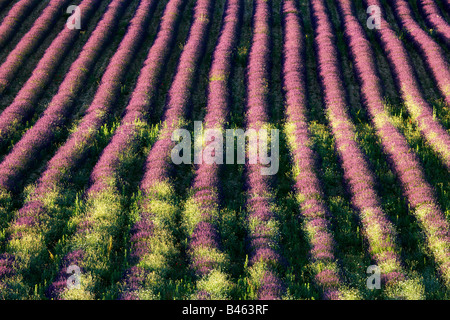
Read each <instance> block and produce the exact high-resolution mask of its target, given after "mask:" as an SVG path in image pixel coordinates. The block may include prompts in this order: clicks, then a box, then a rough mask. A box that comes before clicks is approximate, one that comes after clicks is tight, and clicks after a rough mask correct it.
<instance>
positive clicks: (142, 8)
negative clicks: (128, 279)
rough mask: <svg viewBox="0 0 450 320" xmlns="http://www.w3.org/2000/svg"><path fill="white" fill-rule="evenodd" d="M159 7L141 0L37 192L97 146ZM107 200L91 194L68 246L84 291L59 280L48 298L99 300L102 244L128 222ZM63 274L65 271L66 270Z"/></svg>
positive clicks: (153, 1)
mask: <svg viewBox="0 0 450 320" xmlns="http://www.w3.org/2000/svg"><path fill="white" fill-rule="evenodd" d="M156 3H157V1H156V0H142V1H141V2H140V4H139V7H138V8H137V10H136V13H135V16H134V18H133V19H132V20H131V22H130V24H129V27H128V30H127V33H126V34H125V36H124V38H123V39H122V42H121V43H120V45H119V48H118V49H117V51H116V52H115V54H114V56H113V57H112V58H111V61H110V63H109V65H108V67H107V69H106V71H105V73H104V75H103V77H102V81H101V83H100V86H99V88H98V90H97V94H96V96H95V97H94V100H93V102H92V103H91V105H90V107H89V108H88V110H87V112H86V115H85V116H84V118H83V119H82V120H81V123H80V125H79V126H78V128H77V131H75V133H73V134H72V135H71V137H70V138H69V140H68V141H67V142H66V144H65V145H64V146H63V147H61V148H60V149H59V150H58V153H57V154H56V155H55V156H54V157H53V158H52V160H51V161H50V162H49V165H48V169H47V171H46V172H45V173H44V175H43V178H42V180H41V181H42V186H41V185H39V186H38V190H39V187H41V188H42V189H43V193H44V194H45V192H48V191H50V190H51V189H54V188H55V186H56V185H58V184H59V183H61V182H62V181H63V179H64V176H63V175H62V174H61V173H62V172H67V171H69V170H72V169H74V168H75V167H76V164H77V162H79V160H80V159H81V158H82V156H83V155H84V154H85V153H86V151H87V150H88V149H89V147H91V146H93V145H94V143H95V141H96V136H97V132H98V131H99V130H100V128H101V127H102V126H103V125H104V124H105V123H106V121H107V119H108V114H110V113H111V111H112V110H113V109H114V108H113V107H114V102H115V100H116V97H117V94H118V92H119V91H120V86H121V80H122V79H123V78H124V76H125V74H126V72H127V71H128V70H127V68H128V66H129V65H130V63H131V62H132V60H133V57H134V53H135V52H136V51H137V48H138V47H139V45H140V43H141V42H142V39H143V38H144V35H145V30H146V29H147V26H148V25H149V21H150V17H151V11H152V9H153V8H154V6H155V5H156ZM108 196H109V194H108V193H107V192H104V194H102V196H101V197H100V196H98V195H94V194H92V193H88V200H87V202H88V205H87V213H86V216H85V217H83V218H81V219H80V218H78V217H77V220H78V219H80V220H81V221H80V224H79V227H78V229H77V232H76V234H75V235H74V237H73V238H71V239H70V240H68V243H67V246H68V247H69V248H70V249H69V251H70V253H69V254H68V255H67V256H66V258H65V259H66V260H65V261H71V259H70V257H72V255H75V256H77V257H78V258H77V261H76V265H77V266H78V267H80V268H81V270H83V273H84V276H83V277H86V278H85V281H83V289H80V290H75V291H72V290H69V289H68V288H67V286H66V283H65V281H64V280H63V281H60V280H59V281H58V280H57V281H56V283H55V284H54V285H53V286H52V287H51V288H49V290H48V295H49V296H50V297H51V298H56V299H71V298H83V299H92V298H94V297H95V290H94V288H96V285H97V283H98V281H99V279H101V277H102V275H103V273H104V272H105V269H107V268H108V258H109V254H108V252H104V249H105V248H108V246H107V245H105V246H103V244H104V242H105V241H106V242H107V241H109V238H108V237H110V236H111V237H113V238H115V236H116V234H115V233H114V231H115V230H117V229H118V228H117V227H118V226H120V222H122V223H123V221H120V217H121V214H120V209H121V208H120V206H118V205H117V202H115V201H112V200H113V199H114V197H113V196H112V197H108ZM41 198H42V196H41V195H39V194H36V199H37V201H39V199H41ZM116 233H117V232H116ZM86 239H95V241H93V242H89V241H86ZM102 259H106V261H102ZM92 269H96V272H95V276H94V275H92V276H91V277H89V276H87V275H86V273H87V272H89V271H91V270H92ZM88 270H89V271H88ZM62 271H65V268H63V270H62ZM102 271H103V272H102ZM65 275H67V273H66V274H65Z"/></svg>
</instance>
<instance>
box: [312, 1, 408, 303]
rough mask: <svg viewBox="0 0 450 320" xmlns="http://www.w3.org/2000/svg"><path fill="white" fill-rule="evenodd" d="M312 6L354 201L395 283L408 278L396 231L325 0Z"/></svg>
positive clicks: (373, 249)
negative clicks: (350, 99)
mask: <svg viewBox="0 0 450 320" xmlns="http://www.w3.org/2000/svg"><path fill="white" fill-rule="evenodd" d="M312 8H313V19H314V21H315V24H316V27H315V34H316V37H315V41H316V50H317V57H318V65H319V72H320V78H321V82H322V86H323V88H324V99H325V106H326V113H327V116H328V120H329V122H330V125H331V129H332V132H333V135H334V138H335V144H336V149H337V151H338V154H339V157H340V159H341V163H342V167H343V169H344V177H345V179H346V181H347V183H348V185H349V189H350V192H351V197H352V204H353V206H354V207H355V208H356V209H357V210H358V212H359V214H360V220H361V222H362V226H363V230H364V234H365V237H366V238H367V240H368V244H369V251H370V254H371V256H372V257H373V259H374V260H375V261H376V262H377V264H378V267H379V268H380V269H381V272H382V275H383V279H384V282H385V283H386V285H387V286H395V285H396V284H398V283H401V282H402V281H404V280H405V278H406V277H405V271H404V268H403V267H402V265H401V260H400V254H399V252H398V247H397V244H396V242H395V240H396V232H395V229H394V227H393V225H392V223H391V222H390V221H389V220H388V219H387V217H386V215H385V213H384V212H383V210H382V207H381V204H380V201H379V199H378V196H377V193H376V191H375V188H374V185H375V181H374V178H373V175H372V173H371V171H370V169H369V165H368V163H367V161H366V159H365V157H364V154H363V153H362V151H361V150H360V149H359V146H358V144H357V142H356V132H355V128H354V125H353V123H352V122H351V119H350V116H349V114H348V111H347V103H346V99H345V90H344V88H343V83H342V80H341V78H340V70H339V60H338V53H337V49H336V46H335V35H334V33H333V29H332V25H331V22H330V19H329V16H328V13H327V9H326V6H325V3H324V0H314V1H312ZM406 294H407V292H396V291H395V290H394V292H393V296H394V297H406Z"/></svg>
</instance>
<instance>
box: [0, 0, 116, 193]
mask: <svg viewBox="0 0 450 320" xmlns="http://www.w3.org/2000/svg"><path fill="white" fill-rule="evenodd" d="M124 2H125V0H114V1H113V2H112V3H111V4H110V5H109V7H108V11H107V12H106V13H105V15H104V17H103V18H102V20H101V21H100V22H99V24H98V26H97V27H96V29H95V30H94V32H93V34H92V36H91V37H90V38H89V40H88V42H87V43H86V45H85V46H84V47H83V49H82V51H81V53H80V55H79V57H78V58H77V60H76V61H75V62H74V63H73V64H72V65H71V67H70V70H69V72H68V73H67V74H66V77H65V78H64V81H63V83H62V84H61V86H60V87H59V90H58V93H57V94H56V95H55V96H54V97H53V99H52V101H51V102H50V104H49V106H48V108H47V109H46V110H45V111H44V113H43V115H42V116H41V118H40V119H39V120H38V121H37V122H36V124H35V125H34V126H33V127H32V128H31V129H30V130H28V131H27V132H26V133H25V134H24V136H23V137H22V139H21V140H20V141H19V142H18V143H17V144H16V145H15V146H14V148H13V149H12V151H11V152H10V153H9V154H8V155H7V156H6V157H5V158H4V159H3V161H2V162H1V163H0V176H1V178H0V187H1V188H2V189H7V190H10V189H12V188H13V185H14V184H17V181H18V180H19V179H20V178H22V177H23V174H24V173H25V171H26V170H27V169H28V168H29V167H30V165H31V164H32V163H33V162H34V161H36V159H39V157H40V153H41V151H42V150H43V149H44V148H46V147H47V146H49V145H50V144H51V142H52V140H53V138H54V135H55V132H56V131H57V130H58V128H61V127H62V126H63V125H64V124H65V123H66V121H67V115H68V114H69V113H70V112H71V107H72V106H73V101H74V100H75V99H76V96H77V93H78V92H79V91H80V90H81V88H82V87H83V86H84V81H85V80H86V79H87V76H88V74H89V71H90V70H91V69H92V67H93V66H94V63H95V62H96V60H97V58H98V57H99V56H100V53H101V52H102V49H103V47H104V46H105V45H106V43H107V41H108V40H109V38H110V37H111V35H112V34H113V31H114V27H115V26H116V25H117V21H118V20H119V17H120V15H121V13H122V12H123V6H124Z"/></svg>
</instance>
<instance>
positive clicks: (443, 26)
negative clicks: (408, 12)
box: [419, 0, 450, 47]
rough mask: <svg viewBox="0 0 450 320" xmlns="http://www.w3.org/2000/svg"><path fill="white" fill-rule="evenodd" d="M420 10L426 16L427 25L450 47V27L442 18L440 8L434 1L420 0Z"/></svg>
mask: <svg viewBox="0 0 450 320" xmlns="http://www.w3.org/2000/svg"><path fill="white" fill-rule="evenodd" d="M419 8H420V9H421V11H422V12H423V14H424V15H425V19H426V21H427V23H428V24H429V25H430V26H431V27H432V28H433V30H434V31H436V32H437V34H438V36H439V37H440V38H441V39H442V40H443V41H445V43H446V44H447V47H449V46H450V25H449V24H448V22H447V21H446V20H445V19H444V18H443V17H442V15H441V12H440V10H439V7H438V6H437V5H436V3H435V2H434V1H433V0H419Z"/></svg>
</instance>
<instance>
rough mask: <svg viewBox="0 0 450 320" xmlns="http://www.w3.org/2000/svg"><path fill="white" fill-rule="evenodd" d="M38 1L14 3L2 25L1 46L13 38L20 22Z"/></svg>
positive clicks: (27, 0) (0, 30) (26, 0)
mask: <svg viewBox="0 0 450 320" xmlns="http://www.w3.org/2000/svg"><path fill="white" fill-rule="evenodd" d="M38 3H39V0H24V1H18V2H17V3H16V4H14V6H13V7H12V8H11V10H9V12H8V15H7V16H6V17H5V18H4V19H3V20H2V23H1V25H0V48H3V47H4V45H5V43H6V42H7V41H8V40H9V39H11V37H12V35H13V33H14V32H15V31H16V30H17V28H18V26H19V24H20V23H21V22H22V21H23V19H25V17H26V16H27V14H28V13H29V12H30V11H31V10H32V9H33V7H35V6H36V5H37V4H38Z"/></svg>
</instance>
